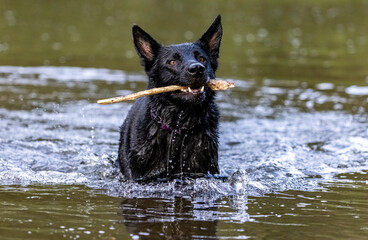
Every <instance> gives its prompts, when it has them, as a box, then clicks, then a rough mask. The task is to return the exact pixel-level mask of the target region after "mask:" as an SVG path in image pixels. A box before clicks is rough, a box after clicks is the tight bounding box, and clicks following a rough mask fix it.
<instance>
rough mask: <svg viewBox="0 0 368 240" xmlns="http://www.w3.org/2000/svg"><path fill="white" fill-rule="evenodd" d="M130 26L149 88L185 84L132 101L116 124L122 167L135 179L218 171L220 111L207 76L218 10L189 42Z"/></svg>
mask: <svg viewBox="0 0 368 240" xmlns="http://www.w3.org/2000/svg"><path fill="white" fill-rule="evenodd" d="M132 30H133V40H134V45H135V48H136V50H137V52H138V55H139V57H140V60H141V64H142V65H143V66H144V68H145V70H146V73H147V75H148V78H149V81H148V88H155V87H163V86H168V85H181V86H189V87H188V89H187V90H185V91H175V92H169V93H161V94H157V95H152V96H148V97H144V98H141V99H139V100H138V101H136V102H135V104H134V105H133V106H132V108H131V110H130V111H129V114H128V116H127V118H126V120H125V122H124V124H123V125H122V127H121V133H120V144H119V156H118V163H119V165H120V170H121V172H122V173H123V175H124V176H125V177H126V178H128V179H133V180H136V181H150V180H155V179H156V180H157V179H161V178H162V179H173V178H182V177H202V176H206V175H208V174H211V175H212V174H217V173H219V167H218V122H219V112H218V109H217V106H216V104H215V102H214V98H215V92H214V91H212V90H211V89H210V88H209V87H208V81H209V80H210V79H214V78H215V71H216V69H217V66H218V62H217V59H218V57H219V48H220V43H221V37H222V26H221V17H220V15H219V16H218V17H217V18H216V19H215V21H214V22H213V23H212V25H211V26H210V27H209V29H208V30H207V31H206V32H205V33H204V34H203V36H202V37H201V38H200V39H199V40H198V41H196V42H194V43H182V44H177V45H169V46H163V45H161V44H159V43H158V42H156V41H155V40H154V39H153V38H152V37H151V36H150V35H148V34H147V33H146V32H145V31H143V30H142V29H141V28H140V27H138V26H136V25H134V26H133V29H132Z"/></svg>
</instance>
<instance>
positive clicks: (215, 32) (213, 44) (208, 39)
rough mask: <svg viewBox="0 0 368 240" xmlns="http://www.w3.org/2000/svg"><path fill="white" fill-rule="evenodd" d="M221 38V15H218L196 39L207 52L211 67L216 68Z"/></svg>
mask: <svg viewBox="0 0 368 240" xmlns="http://www.w3.org/2000/svg"><path fill="white" fill-rule="evenodd" d="M221 38H222V25H221V15H218V16H217V17H216V19H215V21H213V23H212V24H211V26H210V27H209V28H208V30H207V31H206V32H205V33H204V34H203V35H202V37H201V38H200V39H199V40H198V41H197V43H198V44H200V45H201V46H202V47H203V48H204V49H205V50H207V52H208V53H209V56H210V58H211V63H212V65H213V66H212V67H213V68H214V70H216V68H217V59H218V57H219V53H220V44H221Z"/></svg>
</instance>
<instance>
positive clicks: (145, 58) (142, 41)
mask: <svg viewBox="0 0 368 240" xmlns="http://www.w3.org/2000/svg"><path fill="white" fill-rule="evenodd" d="M132 32H133V41H134V46H135V49H136V50H137V53H138V55H139V58H140V60H141V64H142V65H143V66H144V67H146V68H148V67H149V66H150V65H151V63H152V62H153V60H154V59H155V57H156V55H157V52H158V51H159V49H160V47H161V45H160V44H159V43H158V42H156V40H155V39H153V38H152V37H151V36H150V35H149V34H148V33H146V32H145V31H143V29H142V28H140V27H138V26H137V25H133V28H132Z"/></svg>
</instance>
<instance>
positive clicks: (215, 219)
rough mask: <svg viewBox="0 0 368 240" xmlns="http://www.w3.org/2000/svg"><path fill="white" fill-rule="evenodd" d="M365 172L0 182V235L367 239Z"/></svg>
mask: <svg viewBox="0 0 368 240" xmlns="http://www.w3.org/2000/svg"><path fill="white" fill-rule="evenodd" d="M367 176H368V174H367V171H363V172H360V173H355V174H341V175H338V176H337V179H335V180H334V183H327V184H323V185H322V186H321V187H320V188H319V189H318V190H315V191H311V192H306V191H286V192H283V193H276V194H267V195H266V196H262V197H252V196H245V195H243V196H239V195H238V196H228V197H225V196H223V197H219V198H217V199H212V200H211V199H206V198H203V199H202V200H200V199H195V198H193V197H190V196H186V197H174V198H116V197H109V196H106V195H102V194H100V193H98V192H97V191H96V190H91V189H87V188H85V187H82V186H29V187H19V186H18V187H17V186H13V187H1V188H0V201H1V202H2V204H1V205H0V210H1V214H0V221H1V223H2V224H1V226H0V232H1V233H2V239H50V238H55V239H63V238H65V239H95V238H97V239H248V238H255V239H326V238H327V239H330V238H331V239H366V236H367V233H368V224H367V221H366V219H367V217H368V207H367V206H368V200H367V199H368V196H367V190H368V188H367V181H368V177H367Z"/></svg>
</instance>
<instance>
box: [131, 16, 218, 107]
mask: <svg viewBox="0 0 368 240" xmlns="http://www.w3.org/2000/svg"><path fill="white" fill-rule="evenodd" d="M221 37H222V26H221V16H220V15H219V16H217V18H216V19H215V21H214V22H213V23H212V25H211V26H210V27H209V28H208V30H207V31H206V32H205V33H204V34H203V35H202V37H201V38H200V39H199V40H198V41H196V42H194V43H182V44H175V45H168V46H164V45H161V44H159V43H158V42H157V41H156V40H154V39H153V38H152V37H151V36H150V35H149V34H148V33H146V32H145V31H143V30H142V29H141V28H140V27H138V26H137V25H134V26H133V41H134V45H135V48H136V50H137V53H138V55H139V57H140V61H141V64H142V65H143V66H144V68H145V70H146V72H147V75H148V77H149V85H148V86H149V88H153V87H163V86H169V85H180V86H188V88H187V89H186V90H183V91H176V92H172V93H168V94H166V96H168V98H170V99H171V100H172V101H176V102H180V103H190V104H198V103H201V102H203V101H205V100H206V99H209V98H211V97H213V96H214V92H213V91H212V90H211V89H210V88H209V87H208V86H207V84H208V81H209V80H210V79H214V78H215V71H216V69H217V66H218V61H217V59H218V57H219V49H220V43H221Z"/></svg>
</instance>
